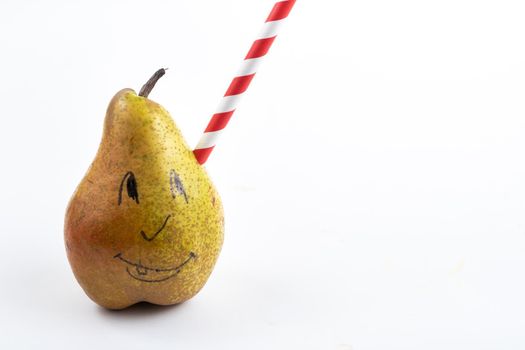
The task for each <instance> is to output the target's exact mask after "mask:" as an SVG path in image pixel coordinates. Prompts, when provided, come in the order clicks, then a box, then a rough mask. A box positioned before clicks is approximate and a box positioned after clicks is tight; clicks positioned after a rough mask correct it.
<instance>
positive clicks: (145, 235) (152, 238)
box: [140, 214, 171, 242]
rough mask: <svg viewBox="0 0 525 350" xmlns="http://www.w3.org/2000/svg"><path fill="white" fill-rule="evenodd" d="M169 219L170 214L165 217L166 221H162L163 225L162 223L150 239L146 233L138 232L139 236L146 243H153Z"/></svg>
mask: <svg viewBox="0 0 525 350" xmlns="http://www.w3.org/2000/svg"><path fill="white" fill-rule="evenodd" d="M170 218H171V214H170V215H168V216H166V219H164V223H162V226H161V227H160V228H159V229H158V230H157V232H155V233H154V234H153V235H152V236H151V237H148V235H147V234H146V232H144V231H142V230H140V235H141V236H142V238H144V239H145V240H146V241H148V242H151V241H153V240H154V239H155V238H156V237H157V236H158V235H159V233H161V232H162V230H164V227H166V224H167V223H168V220H169V219H170Z"/></svg>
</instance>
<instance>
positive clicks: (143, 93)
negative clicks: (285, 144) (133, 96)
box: [139, 68, 168, 97]
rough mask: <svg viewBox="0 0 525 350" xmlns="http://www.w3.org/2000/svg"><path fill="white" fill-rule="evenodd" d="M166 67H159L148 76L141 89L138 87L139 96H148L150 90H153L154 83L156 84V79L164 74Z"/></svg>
mask: <svg viewBox="0 0 525 350" xmlns="http://www.w3.org/2000/svg"><path fill="white" fill-rule="evenodd" d="M166 69H168V68H161V69H159V70H158V71H156V72H155V74H153V75H152V76H151V78H149V80H148V81H147V82H146V84H144V86H143V87H142V89H140V92H139V96H142V97H148V96H149V93H150V92H151V90H153V88H154V87H155V84H157V81H158V80H159V79H160V78H162V76H163V75H164V74H166Z"/></svg>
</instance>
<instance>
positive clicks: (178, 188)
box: [170, 169, 188, 203]
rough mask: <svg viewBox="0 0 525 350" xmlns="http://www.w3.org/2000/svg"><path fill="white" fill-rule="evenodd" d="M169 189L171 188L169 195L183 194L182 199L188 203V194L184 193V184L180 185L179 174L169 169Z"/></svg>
mask: <svg viewBox="0 0 525 350" xmlns="http://www.w3.org/2000/svg"><path fill="white" fill-rule="evenodd" d="M170 190H171V196H172V197H173V198H175V197H176V196H177V195H181V194H182V195H183V196H184V200H185V201H186V203H188V195H187V194H186V190H185V189H184V185H182V181H180V177H179V175H177V173H176V172H175V170H173V169H171V170H170Z"/></svg>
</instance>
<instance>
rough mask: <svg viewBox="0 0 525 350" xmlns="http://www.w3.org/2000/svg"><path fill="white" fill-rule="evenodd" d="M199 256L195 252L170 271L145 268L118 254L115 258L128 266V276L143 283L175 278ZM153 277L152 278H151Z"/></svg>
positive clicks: (169, 269)
mask: <svg viewBox="0 0 525 350" xmlns="http://www.w3.org/2000/svg"><path fill="white" fill-rule="evenodd" d="M196 257H197V255H196V254H195V253H194V252H190V254H189V255H188V257H187V258H186V260H184V261H183V262H182V264H180V265H179V266H176V267H172V268H168V269H162V268H156V267H149V266H144V265H142V264H141V263H140V261H139V262H138V263H135V262H132V261H129V260H127V259H125V258H124V257H122V253H118V254H117V255H115V256H114V257H113V258H114V259H119V260H120V261H122V262H124V263H125V264H126V265H127V266H126V272H127V273H128V275H130V276H131V277H133V278H134V279H136V280H138V281H141V282H163V281H166V280H168V279H170V278H173V277H175V276H177V275H178V274H179V272H180V271H181V270H182V268H183V267H184V266H186V264H188V263H189V262H190V261H191V260H192V259H195V258H196ZM149 276H151V278H149Z"/></svg>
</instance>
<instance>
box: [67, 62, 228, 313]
mask: <svg viewBox="0 0 525 350" xmlns="http://www.w3.org/2000/svg"><path fill="white" fill-rule="evenodd" d="M162 74H164V71H163V70H159V71H158V72H157V73H156V75H155V76H154V77H152V79H150V81H149V82H148V83H147V84H146V85H145V86H144V88H143V89H142V91H141V93H140V94H139V95H137V94H136V93H135V92H134V91H133V90H131V89H124V90H121V91H119V92H118V93H117V94H116V95H115V97H113V99H112V100H111V102H110V104H109V107H108V109H107V113H106V118H105V122H104V132H103V136H102V141H101V143H100V146H99V149H98V152H97V154H96V157H95V159H94V161H93V163H92V164H91V166H90V168H89V169H88V171H87V173H86V175H85V176H84V178H83V180H82V181H81V182H80V184H79V185H78V187H77V189H76V191H75V193H74V194H73V196H72V198H71V200H70V202H69V205H68V208H67V212H66V218H65V226H64V236H65V244H66V251H67V256H68V259H69V262H70V264H71V267H72V269H73V273H74V274H75V277H76V279H77V281H78V282H79V284H80V285H81V286H82V288H83V289H84V291H85V292H86V294H87V295H88V296H89V297H90V298H91V299H92V300H93V301H95V302H96V303H97V304H99V305H101V306H103V307H105V308H109V309H122V308H125V307H128V306H130V305H132V304H135V303H137V302H141V301H146V302H149V303H153V304H159V305H171V304H177V303H181V302H183V301H185V300H188V299H189V298H191V297H193V296H194V295H195V294H196V293H197V292H198V291H199V290H200V289H201V288H202V287H203V286H204V284H205V283H206V281H207V279H208V277H209V275H210V273H211V271H212V269H213V267H214V265H215V262H216V260H217V257H218V255H219V252H220V250H221V246H222V242H223V233H224V217H223V209H222V204H221V200H220V197H219V195H218V193H217V191H216V190H215V188H214V186H213V184H212V182H211V181H210V179H209V177H208V175H207V173H206V171H205V169H204V168H203V167H202V166H201V165H200V164H199V163H198V162H197V160H196V159H195V157H194V155H193V152H192V150H191V149H190V148H189V147H188V145H187V144H186V142H185V141H184V139H183V137H182V134H181V132H180V131H179V129H178V128H177V126H176V125H175V123H174V122H173V120H172V118H171V117H170V115H169V113H168V112H167V111H166V110H165V109H164V108H163V107H162V106H160V105H159V104H157V103H155V102H153V101H151V100H150V99H148V98H147V96H148V94H149V91H151V89H152V88H153V86H154V85H155V82H156V80H157V79H158V78H159V77H160V76H162Z"/></svg>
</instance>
